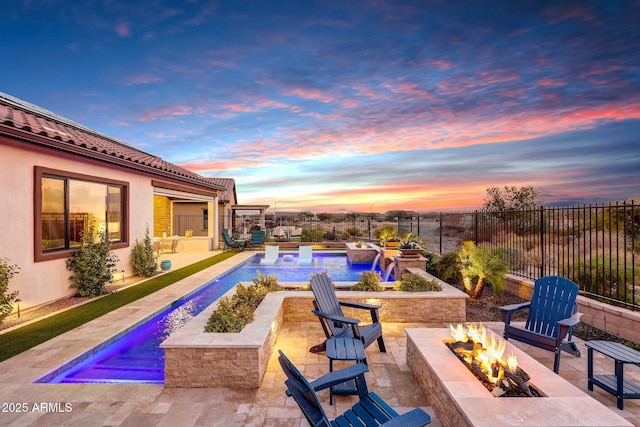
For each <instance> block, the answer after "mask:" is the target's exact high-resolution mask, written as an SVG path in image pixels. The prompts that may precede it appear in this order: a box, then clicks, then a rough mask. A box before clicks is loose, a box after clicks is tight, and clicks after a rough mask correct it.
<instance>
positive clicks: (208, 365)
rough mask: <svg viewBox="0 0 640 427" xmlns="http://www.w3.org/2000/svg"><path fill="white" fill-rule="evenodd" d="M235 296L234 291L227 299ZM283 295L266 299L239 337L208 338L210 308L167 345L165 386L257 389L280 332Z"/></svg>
mask: <svg viewBox="0 0 640 427" xmlns="http://www.w3.org/2000/svg"><path fill="white" fill-rule="evenodd" d="M234 292H235V288H233V289H232V290H230V291H229V292H227V294H225V295H226V296H229V295H230V294H232V293H234ZM286 293H287V292H286V291H283V292H273V293H270V294H268V295H267V296H266V297H265V299H264V300H263V301H262V303H261V304H260V306H259V307H258V309H257V310H256V312H255V319H254V321H253V322H252V323H251V324H249V325H247V326H245V328H244V329H243V330H242V331H241V332H240V333H209V332H204V326H205V325H206V323H207V320H208V319H209V316H210V315H211V313H212V312H213V310H215V308H216V307H217V303H214V304H212V305H211V306H210V307H209V308H207V309H206V310H204V311H203V312H202V313H200V314H199V315H198V316H196V317H195V318H194V319H192V320H191V321H190V322H188V323H187V324H186V325H185V326H184V327H182V328H180V329H179V330H178V331H176V332H175V333H173V334H171V336H170V337H169V338H168V339H167V340H165V341H164V342H163V343H162V344H161V347H163V348H164V349H165V374H164V375H165V387H182V388H198V387H202V388H206V387H217V386H227V387H228V386H233V387H240V388H258V387H260V383H261V382H262V378H263V377H264V373H265V371H266V369H267V363H269V358H270V357H271V352H272V351H273V347H274V345H275V342H276V339H277V337H278V333H279V332H280V329H281V328H282V323H283V318H284V316H283V312H284V309H283V307H284V305H283V304H282V301H283V299H284V295H285V294H286Z"/></svg>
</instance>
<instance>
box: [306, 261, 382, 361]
mask: <svg viewBox="0 0 640 427" xmlns="http://www.w3.org/2000/svg"><path fill="white" fill-rule="evenodd" d="M311 290H312V291H313V296H314V297H315V300H314V301H313V306H314V307H315V310H313V314H315V315H316V316H318V318H319V319H320V323H321V324H322V329H323V330H324V333H325V335H326V337H327V339H329V338H357V339H360V340H362V343H363V344H364V348H367V347H368V346H369V345H370V344H372V343H373V342H374V341H377V342H378V348H379V349H380V351H381V352H383V353H384V352H386V351H387V350H386V348H385V346H384V340H383V339H382V324H381V323H380V318H379V315H378V310H379V309H380V306H379V305H373V304H364V303H359V302H349V301H339V300H338V298H337V297H336V292H335V290H334V289H333V282H332V281H331V278H330V277H329V276H328V275H327V274H325V273H320V274H315V275H313V277H312V278H311ZM342 307H351V308H356V309H361V310H368V311H369V313H370V315H371V323H370V324H368V325H359V323H360V320H358V319H353V318H350V317H345V315H344V314H343V312H342ZM325 349H326V341H325V342H324V343H322V344H319V345H316V346H314V347H312V348H311V349H310V350H309V351H311V352H312V353H318V352H320V351H325Z"/></svg>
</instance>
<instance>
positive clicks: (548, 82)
mask: <svg viewBox="0 0 640 427" xmlns="http://www.w3.org/2000/svg"><path fill="white" fill-rule="evenodd" d="M536 84H538V85H540V86H551V87H561V86H566V85H567V82H564V81H560V80H554V79H550V78H545V79H539V80H536Z"/></svg>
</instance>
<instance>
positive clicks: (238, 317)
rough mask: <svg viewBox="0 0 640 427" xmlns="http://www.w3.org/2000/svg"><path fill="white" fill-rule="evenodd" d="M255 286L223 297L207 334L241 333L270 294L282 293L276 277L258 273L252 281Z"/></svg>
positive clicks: (210, 321)
mask: <svg viewBox="0 0 640 427" xmlns="http://www.w3.org/2000/svg"><path fill="white" fill-rule="evenodd" d="M251 281H252V282H253V285H250V286H248V287H246V288H245V287H244V286H242V285H240V284H239V285H238V286H236V293H235V294H234V295H233V296H232V297H231V298H229V297H223V298H221V299H220V301H219V302H218V307H217V308H216V309H215V310H214V311H213V313H211V316H209V319H208V321H207V325H206V326H205V328H204V330H205V332H240V331H241V330H242V328H244V327H245V325H247V324H248V323H251V322H252V321H253V318H254V316H253V312H254V311H255V310H256V309H257V308H258V306H259V305H260V303H261V302H262V300H264V297H265V296H267V294H268V293H269V292H274V291H281V290H283V289H284V288H283V287H282V286H280V285H279V284H278V279H277V278H276V277H275V275H273V274H272V275H270V276H264V275H262V273H261V272H260V271H258V277H257V278H253V279H251Z"/></svg>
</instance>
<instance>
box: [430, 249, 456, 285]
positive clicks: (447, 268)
mask: <svg viewBox="0 0 640 427" xmlns="http://www.w3.org/2000/svg"><path fill="white" fill-rule="evenodd" d="M435 270H436V276H437V277H438V278H440V279H442V280H444V281H445V282H454V283H461V282H462V273H461V272H460V260H459V259H458V251H452V252H447V253H446V254H444V255H442V256H441V257H440V258H439V259H438V260H437V262H436V265H435Z"/></svg>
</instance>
